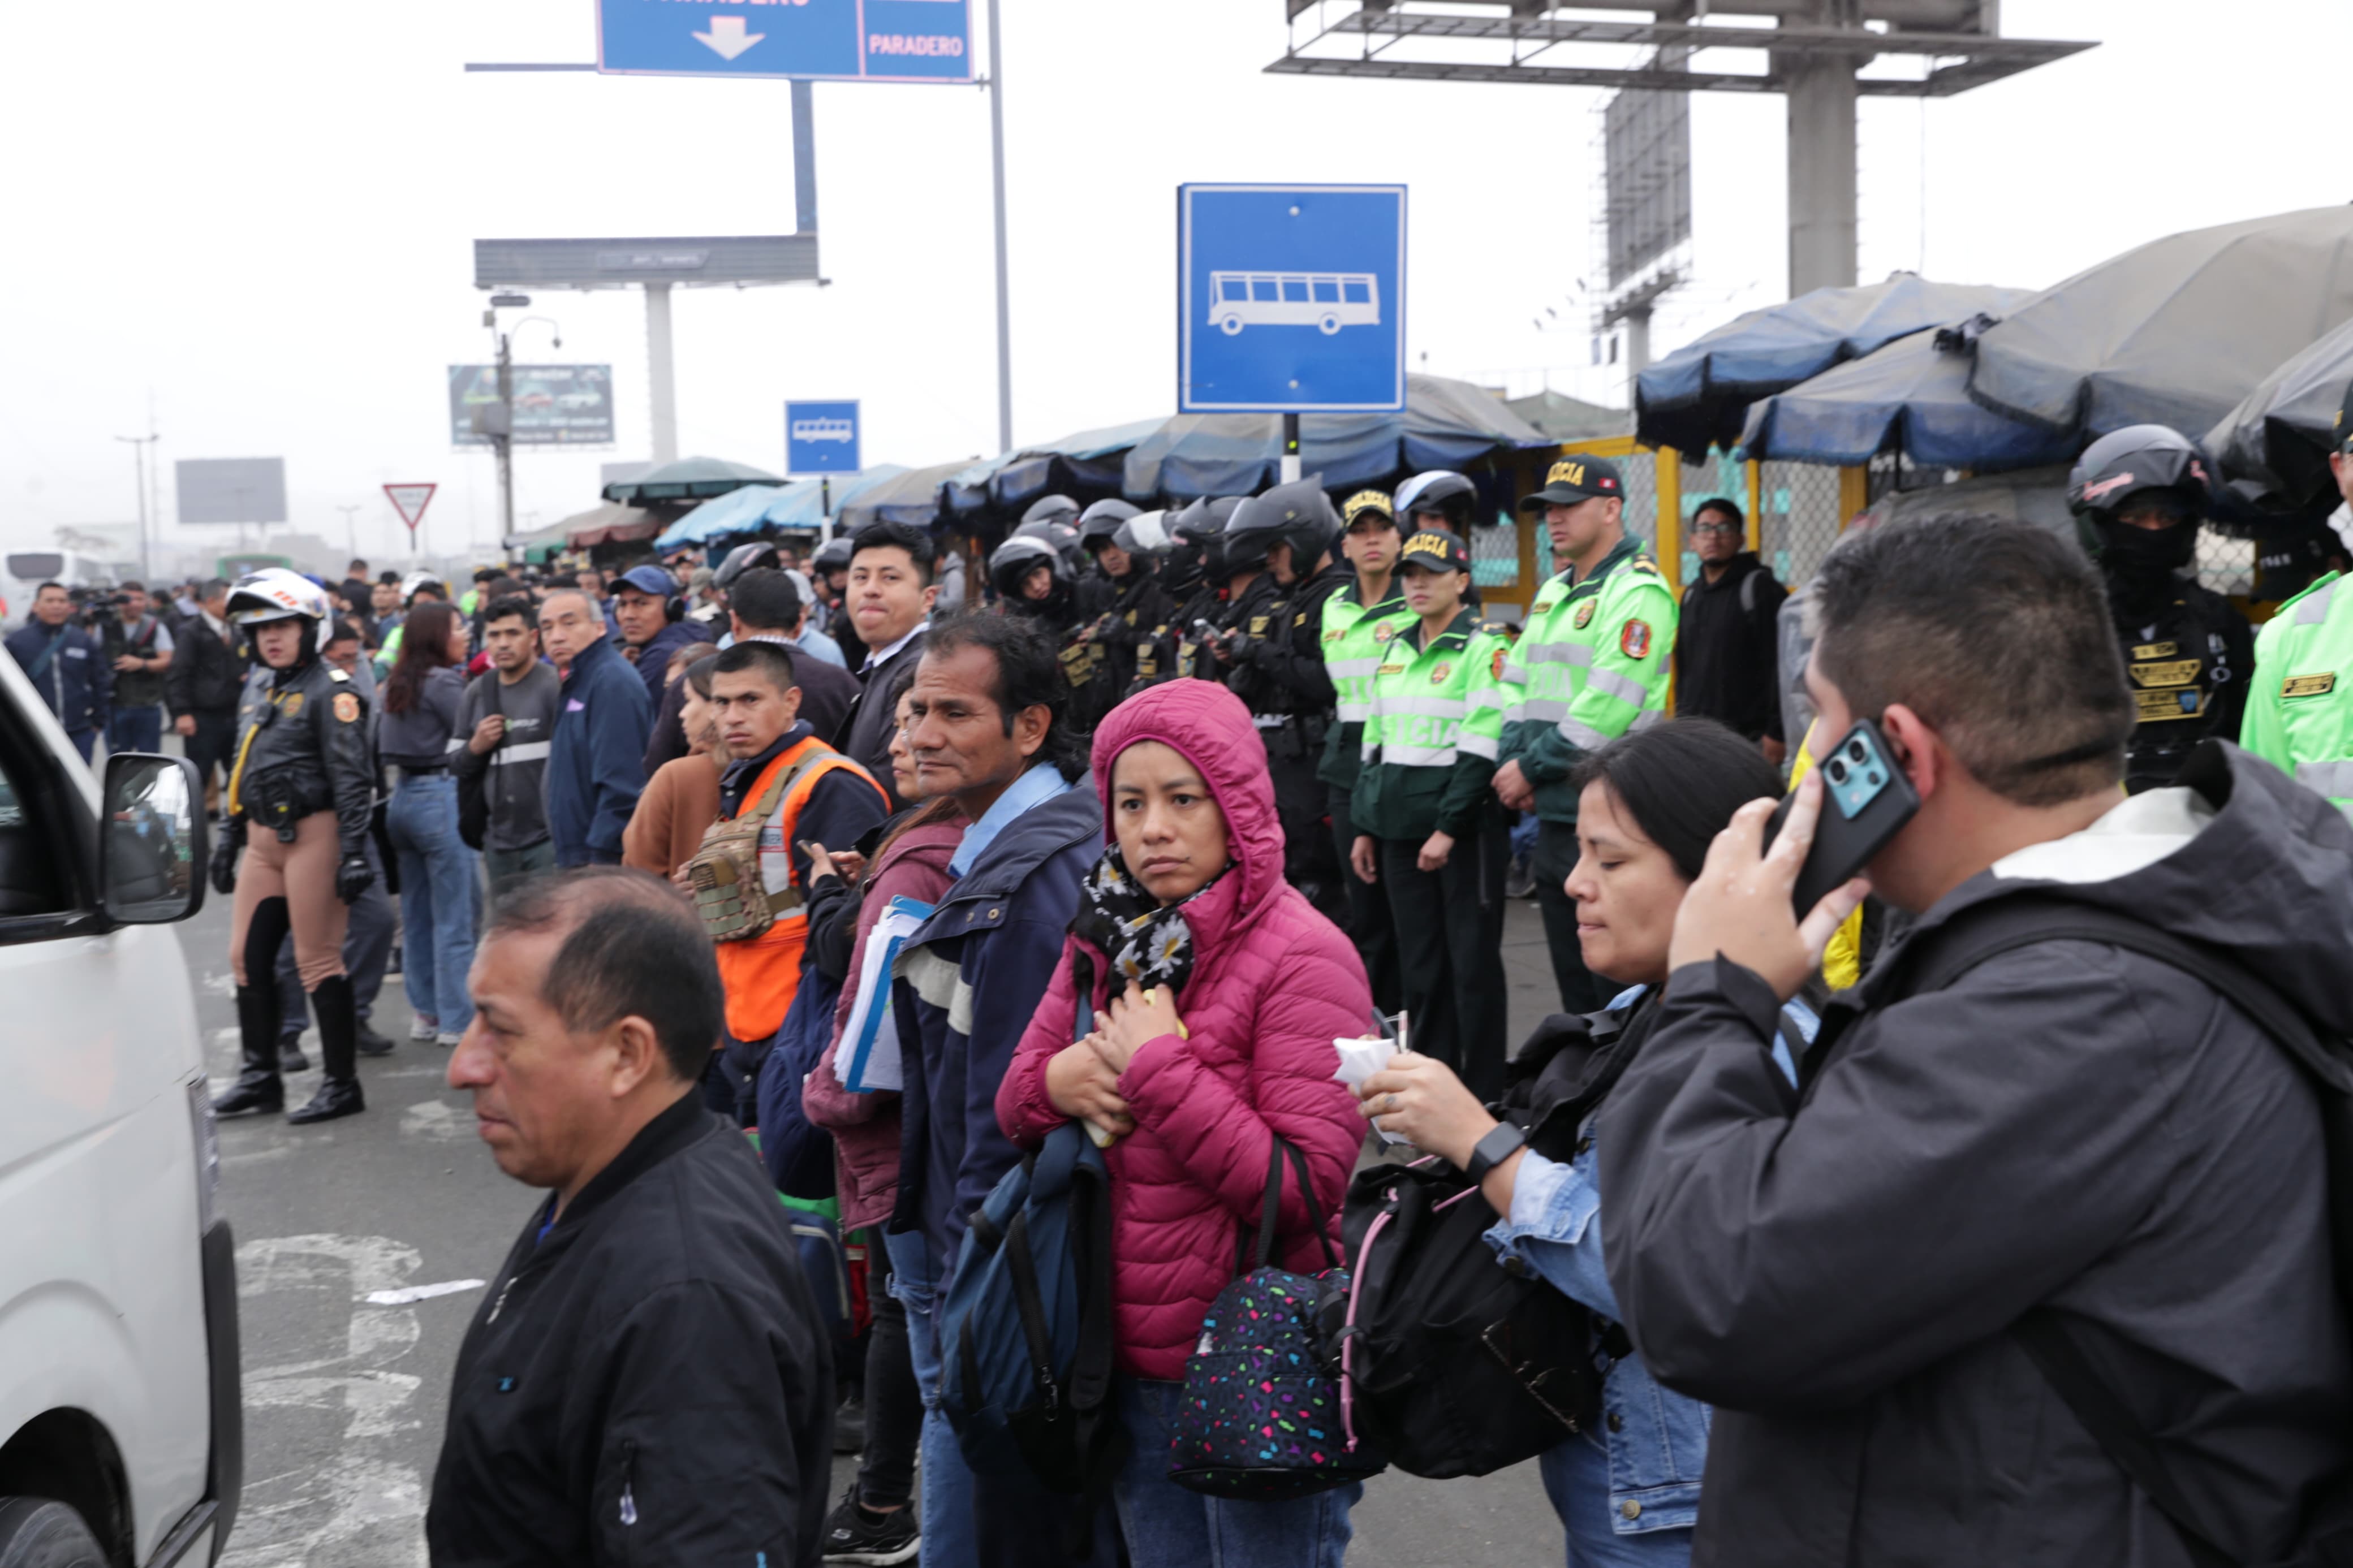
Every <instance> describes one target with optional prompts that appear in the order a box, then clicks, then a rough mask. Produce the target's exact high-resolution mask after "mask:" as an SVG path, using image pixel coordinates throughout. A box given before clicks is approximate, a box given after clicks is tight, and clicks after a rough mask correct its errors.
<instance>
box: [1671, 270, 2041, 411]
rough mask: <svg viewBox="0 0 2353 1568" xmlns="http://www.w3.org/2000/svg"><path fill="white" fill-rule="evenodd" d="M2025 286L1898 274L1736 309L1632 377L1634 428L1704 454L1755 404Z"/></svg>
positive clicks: (1987, 308) (2020, 293)
mask: <svg viewBox="0 0 2353 1568" xmlns="http://www.w3.org/2000/svg"><path fill="white" fill-rule="evenodd" d="M2031 297H2032V296H2031V292H2030V291H2029V290H2027V289H2000V288H1996V287H1993V286H1991V285H1989V284H1978V283H1935V282H1931V281H1929V280H1928V279H1925V278H1922V277H1920V276H1918V275H1917V274H1915V273H1910V272H1898V273H1896V274H1895V275H1894V277H1892V278H1890V279H1887V281H1885V282H1884V283H1873V284H1870V285H1867V286H1865V287H1863V288H1860V289H1814V290H1813V291H1812V292H1810V293H1807V294H1801V295H1799V297H1798V298H1796V299H1794V300H1785V301H1784V302H1782V303H1781V304H1778V305H1768V306H1767V307H1765V308H1764V309H1763V310H1751V311H1749V312H1748V313H1747V314H1746V315H1743V316H1739V317H1736V318H1735V319H1734V320H1732V321H1727V322H1725V324H1724V325H1723V326H1720V327H1718V328H1716V329H1715V331H1711V332H1708V333H1706V334H1704V336H1702V337H1699V338H1696V339H1694V341H1693V342H1689V343H1686V344H1684V345H1683V347H1682V348H1680V349H1677V350H1676V351H1675V352H1674V353H1671V354H1669V355H1667V356H1666V357H1665V358H1664V359H1662V360H1660V361H1659V362H1658V363H1655V364H1652V365H1650V366H1648V367H1646V368H1645V369H1644V370H1643V371H1642V372H1641V374H1638V375H1637V376H1636V377H1635V378H1634V405H1635V434H1636V436H1637V437H1638V438H1639V439H1640V440H1641V441H1642V442H1643V443H1645V444H1646V445H1648V446H1652V447H1674V448H1675V449H1676V450H1678V451H1683V452H1691V453H1702V452H1705V451H1706V450H1707V449H1708V447H1711V446H1717V447H1729V446H1731V445H1732V444H1733V443H1734V442H1735V441H1736V440H1738V439H1739V437H1740V432H1741V428H1742V426H1743V425H1744V424H1745V423H1746V420H1747V416H1748V410H1749V407H1750V405H1753V404H1754V403H1756V401H1757V399H1758V398H1761V397H1769V396H1771V395H1773V394H1774V393H1777V392H1786V391H1788V389H1789V388H1790V387H1793V386H1795V385H1797V384H1799V383H1800V382H1802V381H1806V380H1808V379H1810V378H1811V377H1813V376H1817V375H1820V374H1822V373H1823V372H1824V371H1827V370H1829V369H1830V368H1831V366H1832V365H1836V364H1841V363H1845V362H1846V361H1848V360H1855V359H1861V358H1862V357H1863V356H1864V355H1865V354H1868V353H1873V351H1875V350H1877V349H1880V348H1882V347H1884V346H1885V345H1886V344H1888V343H1891V342H1894V341H1895V340H1896V339H1898V338H1903V337H1908V336H1910V335H1911V334H1912V333H1914V332H1918V331H1926V330H1927V329H1928V328H1931V327H1941V326H1946V325H1948V324H1950V323H1952V322H1955V321H1963V320H1966V319H1967V318H1968V317H1970V316H1973V315H1978V314H1979V313H1985V314H1989V315H1993V316H1997V317H1998V316H2000V315H2002V314H2003V313H2004V312H2006V311H2008V310H2011V309H2013V308H2015V307H2016V306H2018V305H2021V304H2022V303H2024V302H2025V301H2026V300H2028V299H2030V298H2031Z"/></svg>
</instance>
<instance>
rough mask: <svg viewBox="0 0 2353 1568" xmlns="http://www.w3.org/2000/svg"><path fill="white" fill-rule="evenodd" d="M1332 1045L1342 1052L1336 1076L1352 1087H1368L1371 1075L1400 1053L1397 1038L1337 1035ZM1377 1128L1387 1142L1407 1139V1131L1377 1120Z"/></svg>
mask: <svg viewBox="0 0 2353 1568" xmlns="http://www.w3.org/2000/svg"><path fill="white" fill-rule="evenodd" d="M1332 1048H1333V1049H1334V1050H1335V1051H1337V1052H1339V1053H1340V1066H1339V1068H1337V1069H1336V1070H1335V1071H1334V1073H1333V1074H1332V1076H1333V1077H1334V1078H1335V1079H1339V1080H1340V1081H1341V1082H1342V1083H1345V1084H1346V1085H1347V1086H1348V1087H1349V1088H1350V1089H1363V1088H1364V1087H1365V1080H1366V1079H1369V1078H1371V1077H1372V1076H1373V1075H1374V1074H1375V1073H1377V1072H1378V1071H1380V1070H1381V1069H1382V1068H1385V1067H1387V1066H1388V1065H1389V1058H1391V1057H1393V1056H1395V1055H1397V1050H1398V1048H1397V1045H1396V1042H1394V1041H1391V1040H1384V1039H1379V1038H1375V1039H1369V1040H1340V1039H1335V1040H1334V1041H1333V1042H1332ZM1373 1131H1376V1132H1377V1133H1379V1134H1380V1135H1381V1139H1382V1141H1383V1142H1388V1143H1402V1142H1405V1135H1404V1134H1403V1133H1401V1132H1392V1131H1389V1130H1388V1128H1386V1127H1383V1126H1382V1125H1381V1124H1380V1123H1379V1122H1377V1121H1376V1122H1374V1123H1373Z"/></svg>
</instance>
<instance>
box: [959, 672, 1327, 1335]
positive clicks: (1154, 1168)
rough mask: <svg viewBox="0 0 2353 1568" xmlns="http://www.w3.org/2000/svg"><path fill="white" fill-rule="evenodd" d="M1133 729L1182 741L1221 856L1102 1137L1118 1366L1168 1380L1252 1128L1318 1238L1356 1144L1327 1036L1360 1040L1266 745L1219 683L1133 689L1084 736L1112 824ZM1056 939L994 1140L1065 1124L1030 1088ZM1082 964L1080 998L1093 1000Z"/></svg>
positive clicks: (1224, 1238) (1305, 1256)
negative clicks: (1299, 1172) (1169, 991)
mask: <svg viewBox="0 0 2353 1568" xmlns="http://www.w3.org/2000/svg"><path fill="white" fill-rule="evenodd" d="M1139 741H1159V742H1165V743H1166V744H1167V745H1169V746H1172V747H1174V748H1176V750H1177V751H1178V752H1182V753H1183V754H1184V755H1185V757H1186V758H1187V760H1188V761H1190V762H1191V763H1192V764H1193V765H1194V766H1195V767H1196V768H1198V769H1199V770H1200V773H1201V776H1202V778H1203V779H1204V780H1205V781H1206V782H1207V783H1208V786H1209V793H1210V794H1211V795H1213V796H1215V797H1216V800H1217V803H1218V807H1219V810H1220V811H1222V812H1223V813H1224V814H1225V818H1226V827H1227V831H1228V833H1229V835H1230V837H1231V840H1232V843H1233V847H1234V852H1235V858H1236V859H1237V861H1239V864H1238V865H1237V866H1235V867H1234V868H1232V869H1231V870H1229V871H1228V872H1227V873H1226V875H1225V876H1224V877H1223V878H1222V879H1220V880H1219V882H1218V883H1217V884H1216V885H1215V886H1214V887H1212V888H1211V889H1209V890H1208V892H1207V893H1205V894H1203V895H1202V896H1201V897H1200V898H1199V899H1198V900H1195V901H1194V902H1193V903H1191V904H1188V905H1187V906H1186V910H1185V914H1186V923H1187V925H1188V926H1190V927H1191V929H1192V932H1193V941H1194V944H1195V950H1196V953H1197V957H1196V959H1195V963H1194V969H1193V973H1192V978H1191V979H1190V980H1189V981H1188V982H1187V984H1186V986H1185V989H1184V992H1183V994H1181V995H1179V996H1178V997H1177V998H1176V1005H1177V1011H1178V1013H1179V1014H1180V1015H1181V1016H1183V1018H1184V1020H1185V1025H1186V1027H1187V1029H1188V1030H1189V1031H1190V1032H1191V1037H1190V1038H1189V1039H1180V1038H1178V1037H1176V1036H1174V1035H1163V1036H1161V1037H1159V1038H1157V1039H1155V1040H1151V1041H1149V1042H1147V1043H1146V1044H1145V1046H1144V1047H1143V1048H1142V1049H1141V1050H1139V1051H1137V1052H1136V1053H1135V1056H1134V1058H1133V1059H1132V1060H1131V1061H1130V1062H1129V1063H1128V1066H1127V1070H1126V1072H1125V1073H1124V1074H1122V1075H1121V1077H1120V1080H1119V1092H1120V1094H1121V1096H1122V1097H1123V1098H1124V1099H1125V1100H1126V1101H1127V1103H1128V1108H1129V1110H1130V1111H1131V1113H1132V1114H1133V1115H1134V1118H1135V1123H1136V1126H1135V1131H1134V1132H1132V1133H1130V1134H1129V1135H1128V1136H1126V1137H1125V1138H1123V1139H1121V1140H1120V1141H1119V1142H1117V1143H1114V1144H1113V1145H1112V1148H1111V1151H1110V1153H1109V1161H1110V1164H1111V1175H1112V1248H1113V1258H1114V1263H1113V1270H1114V1275H1113V1298H1114V1303H1115V1310H1116V1314H1117V1331H1116V1332H1117V1350H1118V1362H1119V1365H1120V1367H1121V1368H1122V1369H1123V1370H1124V1371H1126V1372H1129V1373H1134V1374H1135V1375H1137V1376H1140V1377H1148V1378H1179V1377H1182V1376H1183V1375H1184V1374H1185V1358H1186V1356H1187V1353H1189V1352H1191V1350H1192V1348H1193V1344H1194V1342H1195V1341H1196V1340H1197V1339H1198V1338H1199V1337H1200V1332H1201V1319H1202V1317H1203V1315H1204V1314H1206V1313H1207V1311H1208V1307H1209V1303H1210V1302H1211V1301H1213V1300H1216V1299H1217V1295H1218V1292H1219V1290H1221V1289H1224V1288H1225V1286H1226V1284H1227V1282H1228V1281H1229V1280H1230V1279H1232V1278H1233V1276H1234V1259H1235V1248H1236V1244H1237V1241H1238V1239H1239V1237H1240V1236H1241V1235H1242V1233H1243V1232H1244V1230H1245V1229H1246V1228H1248V1227H1253V1226H1256V1225H1257V1223H1258V1218H1259V1212H1260V1210H1261V1207H1262V1206H1263V1205H1264V1202H1265V1196H1266V1170H1267V1156H1268V1154H1269V1152H1271V1148H1272V1140H1271V1136H1270V1131H1272V1132H1280V1133H1281V1134H1282V1136H1283V1137H1284V1138H1286V1139H1288V1140H1290V1141H1291V1142H1292V1143H1293V1144H1294V1145H1296V1146H1297V1147H1298V1148H1299V1150H1300V1151H1301V1152H1303V1153H1304V1154H1305V1155H1306V1156H1307V1164H1308V1169H1309V1171H1310V1172H1311V1173H1313V1176H1314V1184H1315V1196H1316V1201H1317V1202H1318V1203H1319V1204H1320V1205H1322V1207H1323V1210H1324V1217H1325V1220H1326V1222H1327V1223H1328V1224H1329V1225H1330V1226H1332V1227H1333V1231H1334V1234H1335V1237H1336V1235H1337V1231H1338V1224H1339V1216H1340V1200H1341V1198H1342V1197H1343V1195H1344V1194H1345V1192H1346V1189H1347V1184H1348V1173H1349V1171H1350V1170H1351V1169H1352V1168H1353V1167H1354V1165H1355V1163H1356V1152H1357V1149H1358V1148H1359V1146H1360V1145H1361V1144H1362V1143H1363V1142H1364V1136H1365V1124H1364V1121H1362V1119H1360V1118H1359V1117H1358V1116H1357V1114H1356V1100H1355V1099H1354V1097H1352V1096H1351V1095H1350V1094H1349V1092H1348V1090H1347V1089H1345V1087H1343V1086H1342V1085H1341V1084H1339V1083H1337V1082H1335V1081H1334V1079H1333V1077H1332V1073H1333V1069H1334V1068H1336V1067H1338V1066H1339V1058H1338V1054H1337V1053H1336V1052H1335V1051H1334V1049H1333V1048H1332V1041H1333V1039H1334V1038H1335V1037H1339V1036H1356V1035H1361V1034H1363V1033H1365V1031H1366V1028H1367V1027H1368V1026H1369V1025H1370V1022H1371V1018H1372V1008H1373V1002H1372V993H1371V990H1370V989H1369V987H1368V986H1367V985H1366V982H1365V970H1364V965H1363V963H1362V962H1361V961H1359V960H1358V958H1357V956H1356V949H1355V947H1354V946H1352V945H1351V944H1350V942H1348V939H1347V938H1346V937H1345V936H1344V935H1343V934H1342V933H1341V932H1340V931H1339V929H1338V928H1337V927H1336V926H1335V925H1333V924H1332V922H1331V921H1327V920H1325V919H1324V917H1323V916H1322V915H1320V914H1318V913H1316V912H1315V910H1314V908H1313V906H1311V905H1310V904H1309V903H1308V901H1307V900H1306V899H1305V898H1304V897H1303V896H1302V895H1301V894H1300V893H1299V891H1298V890H1297V889H1294V888H1293V887H1291V886H1290V885H1289V884H1287V883H1286V882H1284V881H1283V879H1282V826H1281V825H1280V823H1279V822H1278V821H1277V820H1276V818H1275V814H1274V792H1273V786H1272V784H1271V782H1270V781H1269V778H1268V774H1267V763H1266V748H1265V746H1264V744H1263V743H1262V742H1261V741H1260V739H1259V736H1258V731H1256V730H1255V729H1253V728H1252V727H1251V724H1250V713H1249V711H1248V710H1245V709H1244V708H1243V707H1242V704H1241V702H1240V700H1239V699H1238V698H1236V697H1235V696H1234V694H1233V693H1232V692H1230V691H1229V690H1227V689H1225V688H1223V687H1221V686H1213V685H1211V684H1209V683H1208V681H1202V680H1173V681H1170V682H1168V683H1167V684H1166V685H1163V686H1155V687H1152V688H1150V689H1147V690H1145V691H1144V692H1142V693H1140V694H1139V695H1137V696H1135V697H1132V698H1130V699H1129V700H1126V701H1125V702H1123V703H1121V704H1120V705H1119V706H1118V707H1117V708H1114V709H1113V710H1112V711H1111V713H1110V715H1109V716H1108V717H1107V718H1105V719H1104V721H1103V727H1102V728H1101V729H1100V730H1098V731H1096V732H1095V742H1094V757H1093V766H1094V782H1095V789H1096V793H1097V794H1098V795H1101V796H1102V797H1103V802H1104V805H1103V817H1104V830H1105V833H1106V835H1108V834H1109V832H1110V831H1111V828H1110V822H1111V806H1110V799H1111V787H1112V765H1113V762H1114V761H1115V760H1116V759H1117V758H1118V756H1119V754H1120V752H1124V751H1125V750H1126V749H1127V748H1128V747H1129V746H1132V745H1134V744H1135V743H1136V742H1139ZM1077 942H1078V938H1076V937H1075V936H1073V937H1070V938H1066V939H1065V940H1064V942H1063V946H1062V958H1061V962H1060V963H1059V964H1057V965H1056V966H1055V970H1054V982H1053V984H1052V985H1051V986H1050V988H1049V989H1048V990H1047V993H1046V999H1045V1001H1044V1002H1043V1003H1042V1004H1041V1005H1039V1009H1038V1013H1037V1016H1036V1017H1034V1018H1033V1019H1031V1020H1030V1024H1029V1030H1028V1032H1027V1033H1026V1034H1024V1035H1023V1036H1022V1038H1021V1045H1020V1047H1019V1049H1018V1051H1017V1052H1016V1053H1015V1055H1014V1058H1013V1065H1012V1067H1011V1068H1010V1069H1008V1072H1007V1073H1006V1075H1005V1081H1004V1082H1003V1084H1001V1085H1000V1086H999V1087H998V1089H997V1121H998V1122H999V1124H1001V1125H1002V1126H1003V1127H1004V1129H1005V1132H1006V1135H1007V1136H1008V1137H1009V1138H1011V1139H1012V1140H1013V1141H1014V1142H1016V1143H1018V1144H1020V1145H1021V1146H1023V1147H1024V1148H1035V1147H1036V1146H1037V1145H1038V1144H1039V1142H1042V1141H1043V1140H1044V1138H1045V1136H1046V1134H1047V1133H1049V1132H1050V1131H1053V1130H1054V1129H1055V1128H1056V1127H1058V1126H1060V1124H1061V1123H1062V1122H1063V1121H1067V1120H1069V1119H1068V1118H1067V1117H1065V1116H1063V1115H1062V1113H1061V1112H1060V1111H1058V1110H1055V1109H1054V1108H1053V1106H1052V1104H1051V1103H1050V1102H1049V1101H1048V1100H1047V1098H1046V1063H1047V1062H1048V1060H1049V1059H1050V1058H1052V1057H1053V1055H1054V1054H1055V1053H1056V1052H1058V1051H1060V1050H1061V1049H1062V1048H1063V1047H1066V1046H1068V1045H1069V1044H1070V1043H1071V1022H1072V1020H1073V1018H1074V1016H1076V1013H1077V1005H1076V1002H1075V999H1074V997H1073V995H1072V994H1071V984H1072V972H1071V953H1072V952H1073V950H1074V948H1075V946H1076V944H1077ZM1107 969H1108V965H1107V964H1106V963H1105V962H1104V960H1103V957H1102V955H1101V954H1096V955H1095V958H1094V971H1095V974H1096V976H1097V978H1096V981H1095V997H1094V1002H1095V1006H1096V1009H1097V1010H1098V1011H1099V1012H1100V1011H1101V1010H1102V1009H1103V1007H1104V1006H1106V1005H1108V1003H1109V1000H1110V998H1109V997H1108V995H1106V994H1105V993H1104V990H1103V979H1102V976H1103V974H1104V973H1106V971H1107ZM1282 1234H1283V1237H1284V1240H1285V1243H1286V1245H1285V1247H1284V1248H1283V1253H1284V1257H1285V1261H1286V1263H1287V1264H1288V1266H1290V1267H1292V1268H1298V1269H1300V1270H1301V1271H1303V1272H1307V1273H1313V1272H1315V1271H1317V1270H1319V1269H1321V1268H1324V1261H1323V1254H1322V1252H1321V1250H1320V1249H1319V1248H1318V1247H1317V1246H1316V1244H1315V1241H1314V1237H1313V1235H1312V1233H1311V1232H1310V1231H1309V1229H1308V1227H1307V1217H1306V1210H1305V1205H1303V1202H1302V1201H1301V1199H1300V1196H1299V1193H1298V1185H1297V1182H1296V1179H1295V1178H1292V1179H1288V1180H1287V1181H1286V1184H1285V1186H1284V1191H1283V1207H1282Z"/></svg>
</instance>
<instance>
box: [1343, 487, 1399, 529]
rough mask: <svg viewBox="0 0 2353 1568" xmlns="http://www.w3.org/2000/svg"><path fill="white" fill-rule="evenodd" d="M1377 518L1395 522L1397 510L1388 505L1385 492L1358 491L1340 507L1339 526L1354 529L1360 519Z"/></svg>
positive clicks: (1392, 524)
mask: <svg viewBox="0 0 2353 1568" xmlns="http://www.w3.org/2000/svg"><path fill="white" fill-rule="evenodd" d="M1366 516H1371V517H1379V518H1386V519H1388V521H1389V523H1390V524H1391V526H1395V524H1396V522H1397V508H1396V507H1395V506H1393V505H1391V504H1390V502H1389V494H1388V491H1387V490H1358V491H1357V492H1356V494H1355V495H1352V496H1350V497H1349V498H1348V499H1347V500H1345V501H1343V502H1342V503H1341V505H1340V526H1341V527H1342V528H1354V527H1355V526H1356V520H1357V519H1358V518H1360V517H1366Z"/></svg>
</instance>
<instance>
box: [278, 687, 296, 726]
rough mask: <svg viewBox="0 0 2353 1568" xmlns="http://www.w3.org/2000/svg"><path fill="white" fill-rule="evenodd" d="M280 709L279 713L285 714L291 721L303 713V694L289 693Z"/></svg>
mask: <svg viewBox="0 0 2353 1568" xmlns="http://www.w3.org/2000/svg"><path fill="white" fill-rule="evenodd" d="M278 707H279V711H280V712H282V713H284V714H285V715H286V717H288V718H289V719H291V718H292V717H294V715H295V714H297V713H300V712H301V711H302V694H301V692H299V691H290V692H288V693H287V694H286V700H285V701H283V702H281V703H280V704H279V705H278Z"/></svg>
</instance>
